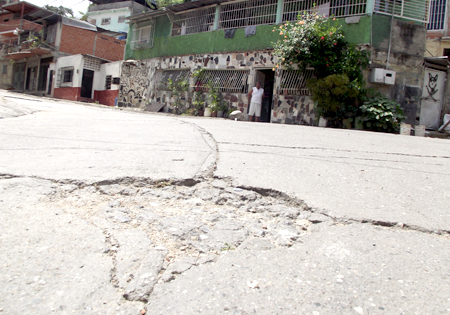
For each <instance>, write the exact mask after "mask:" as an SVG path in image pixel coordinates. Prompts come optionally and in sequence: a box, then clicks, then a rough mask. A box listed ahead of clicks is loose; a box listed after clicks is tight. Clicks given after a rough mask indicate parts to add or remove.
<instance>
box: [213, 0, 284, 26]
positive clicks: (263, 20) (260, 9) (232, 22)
mask: <svg viewBox="0 0 450 315" xmlns="http://www.w3.org/2000/svg"><path fill="white" fill-rule="evenodd" d="M277 2H278V1H277V0H248V1H241V2H234V3H229V4H224V5H222V7H221V11H220V23H219V28H220V29H229V28H239V27H246V26H251V25H263V24H275V22H276V18H277Z"/></svg>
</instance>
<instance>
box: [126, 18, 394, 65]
mask: <svg viewBox="0 0 450 315" xmlns="http://www.w3.org/2000/svg"><path fill="white" fill-rule="evenodd" d="M338 22H339V23H341V25H342V30H343V31H344V33H345V35H346V38H347V40H348V41H349V42H351V43H355V44H357V43H370V28H371V18H370V16H362V17H361V19H360V21H359V23H357V24H346V23H345V20H344V19H338ZM170 27H171V25H170V21H169V19H168V18H167V17H166V16H161V17H159V18H157V20H156V28H155V38H154V44H153V48H151V49H140V50H132V49H130V46H129V43H127V46H126V52H125V59H137V60H142V59H148V58H154V57H167V56H177V55H189V54H205V53H225V52H243V51H249V50H263V49H270V48H272V42H276V41H277V40H278V39H280V35H278V32H272V30H273V29H274V25H260V26H257V29H256V35H253V36H249V37H245V33H244V29H237V30H236V33H235V35H234V38H225V34H224V31H223V30H217V31H213V32H204V33H197V34H190V35H184V36H174V37H172V36H170ZM132 31H133V25H130V31H129V32H128V34H133V32H132ZM388 34H389V32H388ZM131 40H132V39H131V36H129V38H128V41H131Z"/></svg>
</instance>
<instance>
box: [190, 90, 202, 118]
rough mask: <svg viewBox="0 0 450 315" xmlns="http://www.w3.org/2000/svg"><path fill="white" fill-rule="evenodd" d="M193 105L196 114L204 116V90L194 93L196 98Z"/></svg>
mask: <svg viewBox="0 0 450 315" xmlns="http://www.w3.org/2000/svg"><path fill="white" fill-rule="evenodd" d="M192 105H193V106H194V107H193V109H194V115H195V116H203V112H204V106H205V99H204V97H203V93H202V91H196V92H195V93H194V100H193V101H192Z"/></svg>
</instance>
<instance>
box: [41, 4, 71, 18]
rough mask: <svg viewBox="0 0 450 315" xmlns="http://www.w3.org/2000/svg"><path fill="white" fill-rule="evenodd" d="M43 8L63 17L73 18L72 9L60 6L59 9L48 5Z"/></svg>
mask: <svg viewBox="0 0 450 315" xmlns="http://www.w3.org/2000/svg"><path fill="white" fill-rule="evenodd" d="M43 8H44V9H47V10H49V11H52V12H55V13H56V14H59V15H62V16H69V15H70V17H73V10H72V9H71V8H66V7H63V6H62V5H60V6H59V7H54V6H52V5H49V4H46V5H44V6H43Z"/></svg>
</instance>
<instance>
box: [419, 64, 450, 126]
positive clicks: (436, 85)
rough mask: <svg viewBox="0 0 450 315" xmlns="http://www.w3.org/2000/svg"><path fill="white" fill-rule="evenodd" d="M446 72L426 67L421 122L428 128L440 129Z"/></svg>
mask: <svg viewBox="0 0 450 315" xmlns="http://www.w3.org/2000/svg"><path fill="white" fill-rule="evenodd" d="M445 77H446V73H445V72H444V71H438V70H432V69H425V78H424V80H423V82H424V83H423V86H424V88H423V91H422V101H421V104H420V124H421V125H425V127H426V128H427V129H434V130H436V129H438V128H439V126H440V118H441V111H442V98H443V96H444V85H445Z"/></svg>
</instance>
